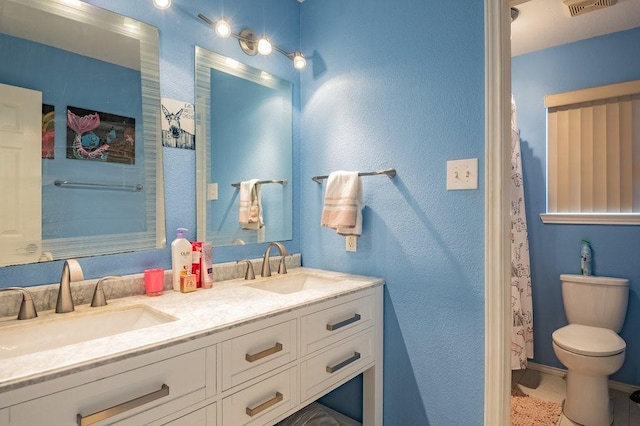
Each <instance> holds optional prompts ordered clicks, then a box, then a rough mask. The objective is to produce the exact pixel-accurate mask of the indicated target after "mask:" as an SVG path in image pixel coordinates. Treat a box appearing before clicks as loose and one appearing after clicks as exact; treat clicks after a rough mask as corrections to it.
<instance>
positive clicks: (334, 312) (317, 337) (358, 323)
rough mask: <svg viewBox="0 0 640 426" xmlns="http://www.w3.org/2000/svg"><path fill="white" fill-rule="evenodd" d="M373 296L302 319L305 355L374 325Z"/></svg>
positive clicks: (301, 334) (301, 326)
mask: <svg viewBox="0 0 640 426" xmlns="http://www.w3.org/2000/svg"><path fill="white" fill-rule="evenodd" d="M373 313H374V298H373V295H370V296H366V297H363V298H361V299H356V300H352V301H351V302H347V303H343V304H341V305H337V306H333V307H331V308H328V309H324V310H321V311H318V312H314V313H313V314H310V315H307V316H304V317H302V318H301V320H300V328H301V333H300V336H301V337H300V339H301V345H300V347H301V351H302V354H301V355H302V356H304V355H307V354H310V353H312V352H314V351H316V350H318V349H320V348H323V347H324V346H327V345H330V344H333V343H335V342H337V341H339V340H342V339H344V338H345V337H347V336H349V335H353V334H356V333H358V332H360V331H362V330H365V329H367V328H369V327H371V326H372V325H373V323H374V321H373Z"/></svg>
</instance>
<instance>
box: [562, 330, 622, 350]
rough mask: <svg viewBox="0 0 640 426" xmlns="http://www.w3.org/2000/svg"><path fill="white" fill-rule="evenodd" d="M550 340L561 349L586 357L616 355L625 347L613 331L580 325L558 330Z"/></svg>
mask: <svg viewBox="0 0 640 426" xmlns="http://www.w3.org/2000/svg"><path fill="white" fill-rule="evenodd" d="M552 338H553V342H554V343H555V344H556V345H558V346H560V347H561V348H562V349H565V350H567V351H569V352H573V353H576V354H579V355H586V356H611V355H616V354H619V353H621V352H622V351H624V350H625V348H626V347H627V345H626V343H625V342H624V340H622V338H621V337H620V336H618V335H617V334H616V332H615V331H613V330H609V329H606V328H600V327H590V326H588V325H580V324H569V325H567V326H565V327H562V328H559V329H557V330H556V331H554V332H553V335H552Z"/></svg>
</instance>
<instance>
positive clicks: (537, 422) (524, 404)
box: [511, 387, 562, 426]
mask: <svg viewBox="0 0 640 426" xmlns="http://www.w3.org/2000/svg"><path fill="white" fill-rule="evenodd" d="M561 414H562V405H560V404H558V403H557V402H549V401H543V400H541V399H538V398H535V397H533V396H529V395H527V394H525V393H524V392H522V391H521V390H520V389H519V388H518V387H516V388H514V389H512V390H511V426H556V425H557V424H558V421H559V420H560V415H561Z"/></svg>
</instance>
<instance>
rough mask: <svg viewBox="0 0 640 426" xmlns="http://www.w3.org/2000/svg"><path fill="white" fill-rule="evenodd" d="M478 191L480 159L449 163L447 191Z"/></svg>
mask: <svg viewBox="0 0 640 426" xmlns="http://www.w3.org/2000/svg"><path fill="white" fill-rule="evenodd" d="M457 189H478V159H477V158H467V159H464V160H449V161H447V190H448V191H451V190H457Z"/></svg>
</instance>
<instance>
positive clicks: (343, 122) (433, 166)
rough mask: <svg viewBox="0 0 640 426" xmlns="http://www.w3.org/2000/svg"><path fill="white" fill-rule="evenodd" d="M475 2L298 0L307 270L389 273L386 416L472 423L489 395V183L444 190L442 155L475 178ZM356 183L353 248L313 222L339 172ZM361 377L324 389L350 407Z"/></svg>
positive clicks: (479, 104)
mask: <svg viewBox="0 0 640 426" xmlns="http://www.w3.org/2000/svg"><path fill="white" fill-rule="evenodd" d="M483 5H484V3H483V1H482V0H473V1H469V0H453V1H447V2H433V1H431V2H424V1H416V0H399V1H394V2H390V1H388V0H369V1H366V2H357V1H341V0H322V1H306V2H304V3H303V4H302V9H301V21H302V22H301V28H302V30H301V37H302V48H303V51H304V52H308V55H309V56H308V59H309V65H308V70H307V71H305V72H304V73H302V74H301V79H302V81H301V87H302V98H301V105H302V119H301V129H302V138H301V139H302V141H301V155H300V161H301V166H300V197H299V200H300V201H299V203H300V205H301V206H304V208H301V209H300V221H301V224H300V227H301V229H302V230H303V231H302V232H301V236H300V238H301V248H302V250H301V252H302V262H303V265H304V266H310V267H318V268H326V269H330V270H338V271H345V272H350V273H356V274H365V275H373V276H379V277H382V278H384V279H385V280H386V287H385V300H384V302H385V305H384V309H385V315H384V333H385V342H384V424H386V425H422V426H424V425H434V426H438V425H455V424H465V425H479V424H482V422H483V393H484V264H483V262H484V192H485V191H484V182H483V181H482V179H481V180H480V182H479V190H471V191H447V190H446V184H445V182H446V180H445V175H446V162H447V160H453V159H463V158H479V169H480V170H479V175H480V176H483V174H484V99H485V97H484V27H483V20H484V12H483ZM387 167H394V168H396V169H397V173H398V175H397V177H396V178H395V179H393V180H390V179H389V178H387V177H386V176H373V177H365V178H363V190H364V200H365V205H366V206H365V208H364V211H363V216H364V219H363V220H364V224H363V234H362V236H361V237H360V238H359V239H358V251H357V252H355V253H347V252H346V251H345V240H344V237H340V236H338V235H337V234H336V233H335V231H334V230H331V229H328V228H323V227H321V226H320V217H321V210H322V199H323V191H324V188H325V184H323V185H319V184H317V183H315V182H313V181H312V180H311V177H312V176H314V175H326V174H328V173H330V172H332V171H335V170H360V171H371V170H378V169H383V168H387ZM358 385H359V382H358V381H356V382H355V384H352V385H349V386H346V387H345V388H341V389H339V390H338V391H336V392H338V393H339V392H342V396H339V397H334V398H331V400H332V403H333V405H334V406H335V407H336V408H338V409H339V410H340V411H343V412H347V413H349V414H352V415H355V416H358V415H360V413H359V405H358V404H359V403H360V398H361V394H360V392H359V390H358V389H357V387H358Z"/></svg>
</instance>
